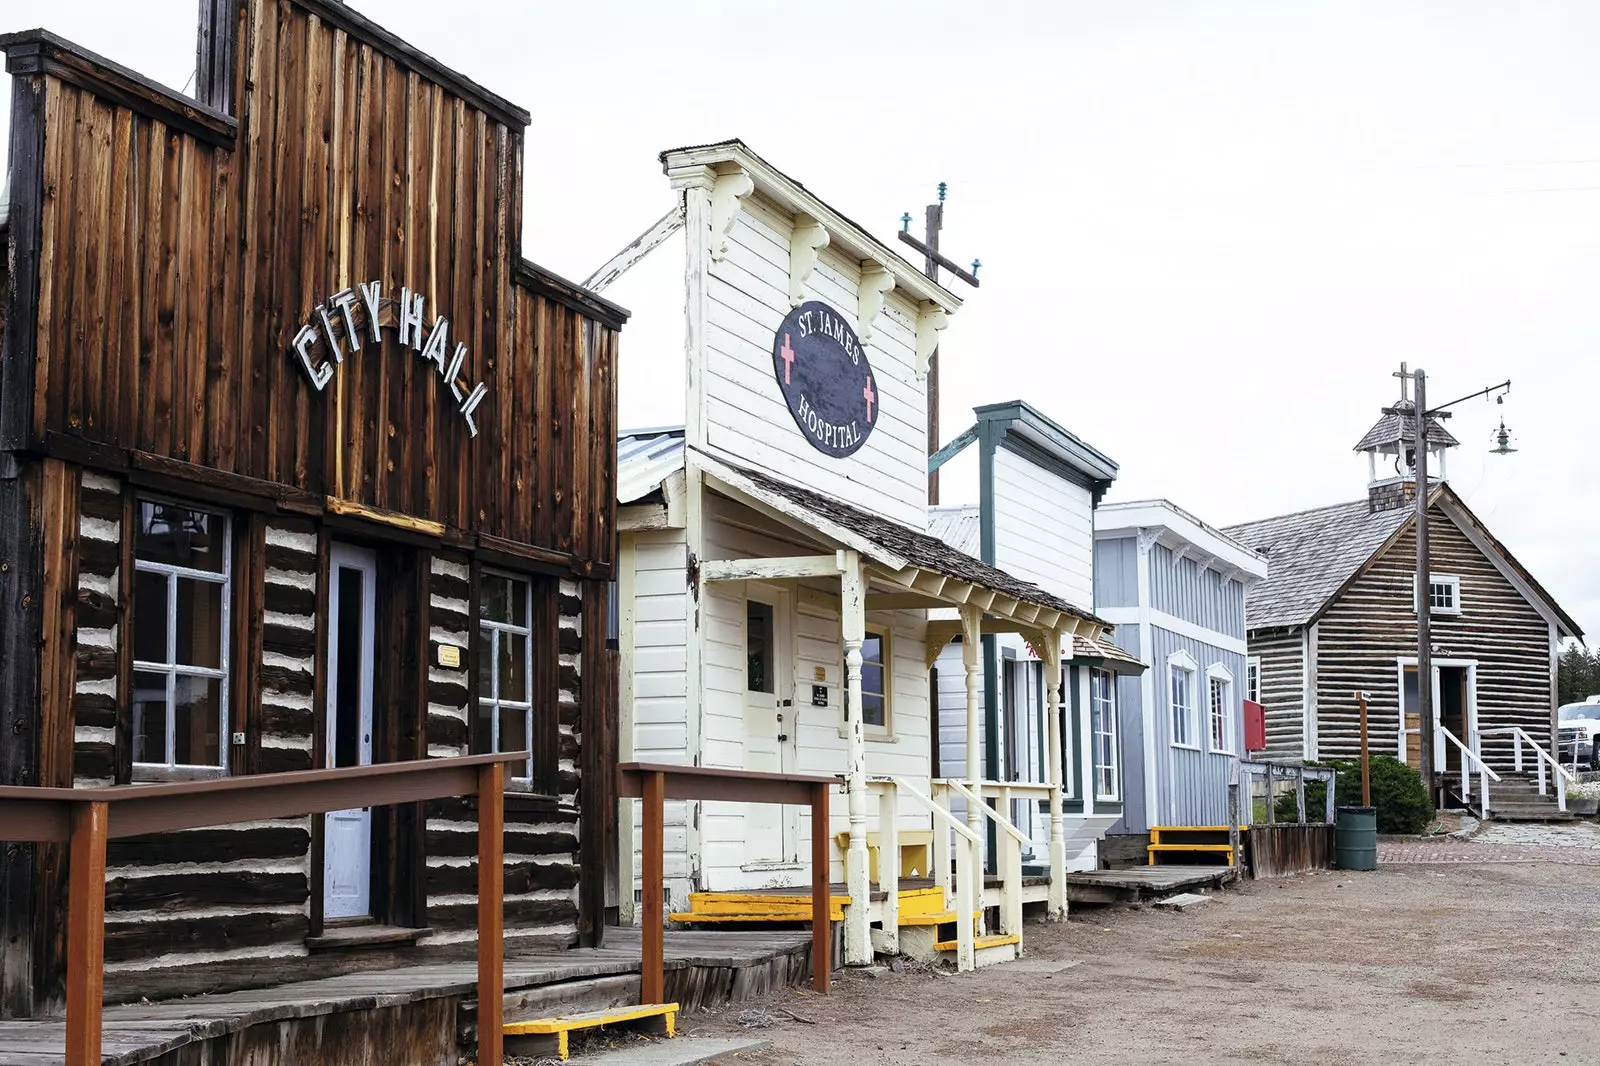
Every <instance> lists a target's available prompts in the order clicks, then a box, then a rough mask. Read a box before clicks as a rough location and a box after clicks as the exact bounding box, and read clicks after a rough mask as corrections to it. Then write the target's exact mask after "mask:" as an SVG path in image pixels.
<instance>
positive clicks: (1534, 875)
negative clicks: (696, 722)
mask: <svg viewBox="0 0 1600 1066" xmlns="http://www.w3.org/2000/svg"><path fill="white" fill-rule="evenodd" d="M1027 944H1028V957H1027V959H1025V960H1023V961H1022V962H1020V963H1013V964H1011V965H1009V966H999V967H994V968H990V969H985V970H982V971H980V972H978V973H976V974H969V975H965V976H953V975H952V976H945V975H936V974H931V973H927V972H908V973H893V972H883V973H881V974H880V975H879V976H877V977H868V976H863V975H861V974H846V975H844V976H843V977H842V978H841V979H840V980H839V981H838V982H837V983H836V984H835V993H834V994H833V995H831V996H828V997H826V998H824V997H817V996H812V995H809V994H803V993H798V992H793V991H791V992H788V993H784V994H780V995H775V996H773V997H771V998H769V999H767V1000H764V1001H762V1002H760V1003H756V1004H747V1005H745V1006H744V1007H735V1008H732V1009H731V1010H730V1011H729V1012H728V1013H726V1014H724V1015H721V1016H716V1017H707V1016H704V1015H701V1016H695V1017H689V1018H685V1019H684V1024H685V1025H686V1027H687V1028H689V1029H691V1030H695V1031H700V1032H716V1031H738V1030H739V1029H740V1027H739V1024H738V1015H739V1014H740V1012H741V1011H742V1010H744V1009H745V1007H754V1008H757V1009H760V1010H764V1011H765V1012H766V1013H767V1014H768V1015H769V1016H770V1017H771V1018H772V1025H771V1026H770V1027H769V1028H766V1029H763V1030H762V1031H761V1033H760V1035H762V1036H766V1037H769V1038H770V1039H771V1040H772V1042H773V1049H772V1050H771V1051H767V1052H762V1053H760V1054H759V1055H757V1056H755V1057H751V1056H745V1057H744V1058H743V1059H741V1061H746V1062H754V1063H759V1064H760V1066H836V1064H837V1066H844V1064H848V1066H901V1064H904V1066H933V1064H935V1063H945V1062H950V1063H957V1062H964V1063H991V1062H993V1063H1001V1062H1003V1063H1008V1064H1009V1063H1018V1064H1029V1063H1041V1064H1043V1063H1050V1064H1052V1066H1055V1064H1059V1063H1062V1062H1073V1063H1077V1062H1083V1063H1095V1064H1102V1063H1211V1062H1245V1063H1296V1064H1303V1063H1318V1064H1325V1066H1326V1064H1342V1063H1372V1062H1383V1063H1449V1064H1451V1066H1457V1064H1460V1063H1474V1064H1478V1063H1483V1064H1489V1063H1518V1064H1522V1063H1544V1062H1552V1063H1554V1062H1561V1063H1600V868H1596V867H1594V866H1588V865H1573V864H1564V863H1561V864H1558V863H1548V862H1535V863H1513V862H1506V861H1504V860H1501V861H1499V862H1496V863H1493V864H1485V865H1472V864H1467V863H1461V862H1459V861H1455V862H1451V863H1449V864H1448V865H1410V866H1389V867H1385V868H1382V869H1380V870H1378V871H1377V872H1375V873H1370V874H1351V873H1319V874H1313V875H1308V876H1304V877H1300V878H1296V879H1294V880H1290V881H1282V882H1252V883H1246V884H1245V885H1244V886H1242V887H1241V888H1238V889H1230V890H1227V891H1226V892H1225V893H1223V894H1222V895H1220V896H1218V897H1217V898H1215V899H1213V900H1212V901H1211V902H1209V903H1206V904H1203V905H1201V906H1199V907H1196V908H1194V909H1191V910H1190V911H1188V912H1186V913H1182V914H1177V913H1170V912H1166V911H1158V910H1129V909H1121V910H1110V909H1100V910H1092V909H1090V908H1087V907H1085V908H1081V909H1078V910H1076V911H1074V913H1073V916H1072V920H1071V921H1070V922H1068V923H1067V924H1066V925H1052V926H1042V925H1041V926H1030V927H1029V930H1028V934H1027ZM1069 963H1070V964H1073V965H1070V966H1068V968H1065V969H1062V970H1060V972H1056V973H1048V972H1042V971H1045V970H1047V969H1049V968H1051V967H1053V966H1064V965H1066V964H1069ZM1024 969H1026V970H1027V971H1030V972H1024ZM784 1011H790V1012H793V1013H794V1014H798V1015H800V1016H802V1017H803V1018H807V1019H810V1020H811V1021H813V1022H815V1024H804V1023H803V1022H799V1021H795V1020H793V1019H792V1018H790V1017H788V1016H787V1015H786V1014H785V1013H783V1012H784ZM747 1020H749V1019H748V1018H747ZM745 1031H748V1030H745Z"/></svg>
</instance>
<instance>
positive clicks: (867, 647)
mask: <svg viewBox="0 0 1600 1066" xmlns="http://www.w3.org/2000/svg"><path fill="white" fill-rule="evenodd" d="M861 658H862V659H863V660H864V661H865V662H869V663H882V662H883V638H882V637H880V636H879V635H878V634H876V633H868V634H867V639H866V640H864V641H862V642H861Z"/></svg>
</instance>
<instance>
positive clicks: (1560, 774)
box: [1478, 725, 1577, 811]
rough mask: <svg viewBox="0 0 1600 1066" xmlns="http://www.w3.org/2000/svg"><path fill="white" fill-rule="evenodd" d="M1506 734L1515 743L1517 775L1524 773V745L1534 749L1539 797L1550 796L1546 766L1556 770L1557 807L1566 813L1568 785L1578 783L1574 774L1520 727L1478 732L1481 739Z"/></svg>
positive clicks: (1510, 726) (1511, 726)
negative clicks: (1546, 787) (1537, 771)
mask: <svg viewBox="0 0 1600 1066" xmlns="http://www.w3.org/2000/svg"><path fill="white" fill-rule="evenodd" d="M1506 733H1509V734H1511V739H1512V741H1513V743H1514V751H1515V759H1516V762H1515V763H1514V765H1515V767H1516V772H1517V773H1519V774H1520V773H1522V745H1523V744H1527V745H1528V746H1529V747H1530V748H1532V749H1533V761H1534V765H1536V766H1537V767H1538V768H1539V795H1541V796H1544V795H1547V794H1548V793H1547V792H1546V791H1545V783H1546V779H1545V769H1544V764H1545V763H1549V764H1550V765H1551V767H1552V768H1554V770H1555V782H1554V784H1555V790H1556V806H1557V807H1558V808H1559V809H1560V810H1563V811H1565V810H1566V809H1567V785H1568V784H1569V783H1570V782H1572V781H1576V780H1577V778H1575V777H1573V776H1572V774H1571V773H1569V772H1568V771H1567V768H1566V767H1564V766H1562V765H1561V761H1560V760H1559V759H1557V758H1556V757H1555V756H1554V755H1552V754H1550V753H1549V752H1548V751H1545V750H1544V748H1542V747H1541V746H1540V745H1539V742H1538V741H1537V740H1534V739H1533V738H1532V737H1531V736H1529V735H1528V734H1527V732H1526V731H1525V730H1524V729H1523V728H1522V727H1521V726H1519V725H1508V726H1496V727H1494V728H1492V729H1480V730H1478V736H1480V737H1487V736H1500V735H1504V734H1506ZM1573 751H1574V753H1576V751H1577V749H1576V748H1574V749H1573ZM1496 780H1499V778H1496Z"/></svg>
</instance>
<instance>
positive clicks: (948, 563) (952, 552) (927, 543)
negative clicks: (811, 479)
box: [722, 460, 1111, 628]
mask: <svg viewBox="0 0 1600 1066" xmlns="http://www.w3.org/2000/svg"><path fill="white" fill-rule="evenodd" d="M722 461H723V462H724V463H725V464H726V465H727V466H728V467H730V468H731V469H733V470H735V471H737V472H738V473H739V475H740V476H742V477H746V478H749V479H750V481H752V482H754V483H755V484H756V485H757V486H759V487H760V488H762V489H765V490H766V491H768V492H772V493H776V494H777V495H779V496H782V497H784V498H785V499H787V500H789V501H790V502H791V503H795V504H797V505H799V506H800V507H802V508H804V509H805V510H806V511H808V512H811V513H814V514H817V515H820V516H822V517H823V518H826V519H827V520H828V521H830V522H833V523H835V524H836V525H840V526H843V527H844V528H846V529H848V530H851V531H852V532H854V533H856V534H857V535H859V536H862V537H865V538H867V539H868V540H870V541H873V542H874V543H876V544H879V545H881V546H882V547H884V548H885V549H887V550H888V551H889V552H891V553H893V554H894V555H896V556H898V557H900V558H901V559H904V560H906V561H907V562H908V563H910V564H911V565H912V566H915V567H918V568H920V569H923V570H932V571H934V572H935V573H938V574H943V575H944V576H946V577H953V578H955V579H956V580H957V581H965V582H968V583H970V584H973V585H979V586H982V587H983V588H986V589H994V590H995V591H996V592H999V593H1002V594H1004V595H1006V596H1010V597H1012V598H1014V599H1018V600H1021V601H1023V602H1024V603H1031V604H1035V605H1037V606H1040V607H1045V608H1048V609H1049V610H1052V611H1058V612H1060V613H1061V614H1064V615H1068V616H1069V617H1072V618H1083V619H1087V620H1088V621H1091V622H1098V623H1099V624H1101V625H1103V626H1106V627H1108V628H1109V627H1110V625H1111V623H1109V622H1107V621H1105V620H1104V619H1102V618H1098V617H1096V616H1095V615H1093V614H1090V613H1089V612H1087V611H1085V610H1082V609H1081V608H1078V607H1074V606H1073V605H1072V604H1070V603H1068V602H1067V601H1066V600H1063V599H1061V598H1060V597H1059V596H1053V595H1051V594H1050V593H1048V592H1046V591H1045V590H1044V589H1042V588H1040V587H1039V586H1038V585H1035V584H1033V583H1032V582H1028V581H1023V580H1022V579H1021V578H1016V577H1012V576H1011V575H1010V574H1008V573H1006V572H1005V571H1004V570H997V569H995V568H994V567H992V566H990V565H989V564H988V563H985V562H982V561H980V560H978V559H974V558H973V557H972V556H970V555H968V554H967V553H965V552H962V551H957V550H956V549H955V548H952V547H951V546H950V545H948V544H946V543H945V542H944V541H942V540H940V539H939V538H937V537H933V536H929V535H928V534H926V533H922V532H919V531H917V530H915V529H912V528H911V527H909V526H903V525H901V524H900V523H898V522H894V521H891V520H889V519H887V518H884V517H883V516H881V515H875V514H870V513H868V512H866V511H863V510H861V509H860V508H858V507H852V506H851V505H850V504H848V503H845V502H843V501H842V500H835V499H833V498H832V497H829V496H824V495H822V494H821V493H819V492H813V491H811V490H810V489H802V488H800V487H798V486H796V485H790V484H788V483H786V482H783V481H779V480H778V479H777V478H773V477H769V476H768V475H766V474H763V473H761V472H760V471H758V470H750V469H746V468H744V467H741V466H736V465H734V464H733V463H728V462H727V461H726V460H722Z"/></svg>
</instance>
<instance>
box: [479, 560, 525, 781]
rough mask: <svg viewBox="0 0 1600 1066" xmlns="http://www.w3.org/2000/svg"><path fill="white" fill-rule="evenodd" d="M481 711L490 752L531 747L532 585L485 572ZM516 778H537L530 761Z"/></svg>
mask: <svg viewBox="0 0 1600 1066" xmlns="http://www.w3.org/2000/svg"><path fill="white" fill-rule="evenodd" d="M478 632H479V634H480V636H481V637H482V638H483V639H482V642H481V644H480V645H479V652H478V707H479V710H480V711H481V712H482V714H483V715H484V716H485V717H487V718H488V720H489V731H490V750H491V751H529V750H531V749H532V746H533V584H532V582H530V581H528V580H527V579H526V578H520V577H512V576H511V575H509V574H496V573H489V572H485V573H484V575H483V580H482V582H481V584H480V586H479V592H478ZM519 769H520V772H518V773H514V777H515V778H517V779H521V780H524V781H526V780H529V779H531V778H532V777H533V762H532V760H531V759H530V760H529V761H528V762H527V763H524V764H523V765H522V766H521V767H520V768H519Z"/></svg>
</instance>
